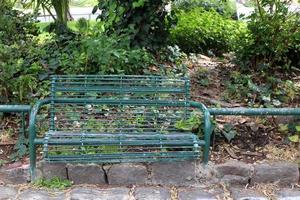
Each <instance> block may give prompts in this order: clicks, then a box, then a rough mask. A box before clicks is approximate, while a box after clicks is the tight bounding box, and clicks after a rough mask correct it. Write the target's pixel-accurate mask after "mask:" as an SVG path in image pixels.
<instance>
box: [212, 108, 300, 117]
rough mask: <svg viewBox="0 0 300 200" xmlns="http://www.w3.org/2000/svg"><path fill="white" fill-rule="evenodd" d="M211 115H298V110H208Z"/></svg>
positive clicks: (299, 111)
mask: <svg viewBox="0 0 300 200" xmlns="http://www.w3.org/2000/svg"><path fill="white" fill-rule="evenodd" d="M208 111H209V112H210V114H211V115H247V116H259V115H300V108H243V107H239V108H208Z"/></svg>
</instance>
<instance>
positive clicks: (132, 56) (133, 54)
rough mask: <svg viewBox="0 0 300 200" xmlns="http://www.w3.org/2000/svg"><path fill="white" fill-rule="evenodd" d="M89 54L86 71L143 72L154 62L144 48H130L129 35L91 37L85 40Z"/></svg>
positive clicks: (109, 72) (85, 46)
mask: <svg viewBox="0 0 300 200" xmlns="http://www.w3.org/2000/svg"><path fill="white" fill-rule="evenodd" d="M83 45H84V49H85V51H86V54H87V61H88V62H89V63H88V64H87V66H86V67H87V68H86V72H88V73H100V74H120V73H124V74H141V73H143V70H144V69H146V68H147V67H148V66H149V65H150V64H152V63H153V62H154V58H153V56H152V55H151V54H150V53H148V52H147V50H145V49H143V48H130V38H129V36H119V37H117V36H113V35H110V36H106V35H104V34H103V35H100V36H96V37H90V38H88V39H86V40H84V41H83Z"/></svg>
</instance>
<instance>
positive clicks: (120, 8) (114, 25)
mask: <svg viewBox="0 0 300 200" xmlns="http://www.w3.org/2000/svg"><path fill="white" fill-rule="evenodd" d="M168 2H169V0H151V1H150V0H132V1H124V0H99V4H98V5H97V6H95V8H94V10H93V12H96V11H97V9H99V10H101V14H100V15H99V16H98V18H100V19H101V20H102V21H103V22H105V27H106V31H107V33H108V34H111V33H114V34H117V35H123V34H128V35H129V36H130V41H131V43H130V45H131V46H133V47H146V48H149V49H157V48H159V47H161V46H164V44H166V38H167V36H168V33H169V28H170V26H171V24H172V22H173V21H174V20H173V18H172V13H173V12H171V13H168V12H167V10H166V5H167V3H168Z"/></svg>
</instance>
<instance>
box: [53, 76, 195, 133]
mask: <svg viewBox="0 0 300 200" xmlns="http://www.w3.org/2000/svg"><path fill="white" fill-rule="evenodd" d="M51 98H52V99H53V100H55V99H81V102H80V103H64V104H62V103H57V102H55V101H53V102H52V103H51V108H50V130H57V131H71V132H97V133H99V132H100V133H103V132H104V133H107V132H109V133H115V132H119V133H121V132H125V133H130V132H136V131H138V132H156V131H160V132H161V131H166V132H167V131H171V130H174V129H175V127H174V124H175V123H176V122H177V121H179V120H182V119H184V118H187V117H188V116H189V112H188V106H187V102H188V101H189V99H190V82H189V79H187V78H180V79H170V78H166V77H161V76H128V75H113V76H112V75H80V76H52V81H51ZM103 99H109V100H110V101H111V102H110V103H107V104H104V103H101V100H103ZM124 101H125V102H127V103H124ZM128 101H130V103H128ZM147 102H151V103H150V104H149V103H147ZM161 102H173V103H174V102H177V103H178V105H180V106H179V107H176V106H173V105H174V104H172V103H171V104H170V105H168V104H165V103H164V104H162V103H161Z"/></svg>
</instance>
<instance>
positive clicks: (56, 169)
mask: <svg viewBox="0 0 300 200" xmlns="http://www.w3.org/2000/svg"><path fill="white" fill-rule="evenodd" d="M53 177H60V178H62V179H67V177H68V176H67V168H66V164H63V163H47V162H40V163H38V166H37V178H45V179H51V178H53Z"/></svg>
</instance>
